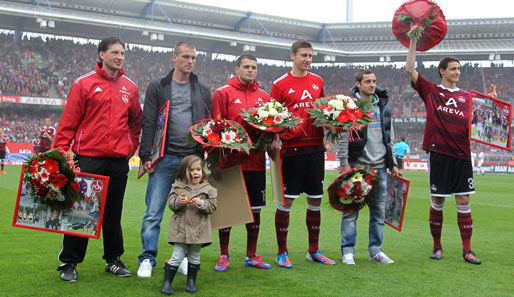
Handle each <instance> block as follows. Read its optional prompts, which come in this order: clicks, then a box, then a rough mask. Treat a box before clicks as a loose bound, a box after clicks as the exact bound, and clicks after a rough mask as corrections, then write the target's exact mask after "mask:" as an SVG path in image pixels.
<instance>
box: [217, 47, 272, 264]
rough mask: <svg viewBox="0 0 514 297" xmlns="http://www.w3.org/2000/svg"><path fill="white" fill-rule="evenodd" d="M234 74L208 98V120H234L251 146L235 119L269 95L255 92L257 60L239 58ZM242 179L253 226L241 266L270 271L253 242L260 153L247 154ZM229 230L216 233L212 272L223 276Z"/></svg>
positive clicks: (254, 136)
mask: <svg viewBox="0 0 514 297" xmlns="http://www.w3.org/2000/svg"><path fill="white" fill-rule="evenodd" d="M236 74H237V76H234V77H232V78H230V79H229V80H228V81H227V84H226V85H224V86H222V87H220V88H218V89H217V90H216V91H215V92H214V95H213V96H212V116H213V118H214V119H216V120H218V119H219V120H222V119H227V120H234V121H236V122H237V123H239V124H241V125H242V126H243V127H245V128H246V130H247V132H248V135H249V136H250V138H251V140H252V142H253V143H256V142H257V140H258V138H259V136H260V135H259V134H258V133H256V132H255V130H254V129H253V128H251V127H249V126H248V125H247V124H246V123H245V121H244V120H243V118H242V117H241V116H240V115H239V114H240V113H241V112H242V110H243V109H250V108H254V107H258V106H259V105H261V104H263V103H265V102H267V101H269V95H268V93H266V92H265V91H263V90H262V89H259V83H257V81H256V80H255V79H256V77H257V58H256V57H255V56H254V55H252V54H244V55H241V56H240V57H239V58H238V59H237V61H236ZM241 167H242V169H243V176H244V180H245V184H246V188H247V190H248V196H249V198H250V204H251V206H252V213H253V217H254V222H252V223H248V224H246V232H247V244H246V259H245V262H244V265H245V266H247V267H255V268H259V269H270V268H271V265H269V264H268V263H266V262H264V261H263V260H262V259H261V257H260V256H259V255H257V252H256V251H257V239H258V237H259V229H260V211H261V209H262V208H264V207H266V174H265V173H266V163H265V155H264V151H261V150H255V149H252V150H250V156H249V157H248V159H246V160H244V161H243V163H242V164H241ZM230 230H231V228H230V227H228V228H223V229H220V230H219V231H218V232H219V238H220V250H221V255H220V257H219V259H218V261H217V262H216V265H215V266H214V270H216V271H218V272H224V271H226V270H227V269H228V265H229V263H230V259H229V251H228V246H229V241H230Z"/></svg>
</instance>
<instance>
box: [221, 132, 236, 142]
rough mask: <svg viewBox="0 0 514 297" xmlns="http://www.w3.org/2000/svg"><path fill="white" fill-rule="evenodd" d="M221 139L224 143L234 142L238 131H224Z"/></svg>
mask: <svg viewBox="0 0 514 297" xmlns="http://www.w3.org/2000/svg"><path fill="white" fill-rule="evenodd" d="M221 139H222V141H223V142H224V143H233V142H234V141H235V139H236V132H234V131H230V132H222V133H221Z"/></svg>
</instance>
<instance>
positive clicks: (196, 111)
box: [139, 69, 212, 163]
mask: <svg viewBox="0 0 514 297" xmlns="http://www.w3.org/2000/svg"><path fill="white" fill-rule="evenodd" d="M173 71H175V69H172V70H171V71H170V72H169V73H168V75H166V76H165V77H163V78H155V79H153V80H152V81H151V82H150V84H149V85H148V88H147V89H146V95H145V103H144V107H143V120H142V122H141V128H142V130H143V134H142V136H141V144H140V147H139V157H140V158H141V161H142V162H143V163H145V162H147V161H150V160H151V156H150V152H151V149H152V142H153V139H154V135H155V130H156V126H157V116H158V112H159V109H160V108H161V107H162V106H163V105H164V103H166V101H169V100H171V99H172V98H171V94H172V93H171V79H172V77H173ZM189 81H190V83H191V103H192V105H193V123H195V122H197V121H199V120H203V119H206V118H209V117H211V113H212V98H211V91H210V88H209V86H208V85H207V84H206V83H204V82H203V81H200V80H199V79H198V76H197V75H196V74H194V73H191V75H190V79H189ZM170 103H171V102H170ZM170 131H171V129H170V128H169V127H168V130H167V133H166V134H167V135H166V139H165V147H164V151H165V152H166V150H167V147H168V141H167V139H168V136H169V134H170Z"/></svg>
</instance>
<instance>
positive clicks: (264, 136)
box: [239, 98, 301, 150]
mask: <svg viewBox="0 0 514 297" xmlns="http://www.w3.org/2000/svg"><path fill="white" fill-rule="evenodd" d="M239 115H241V116H242V117H243V119H244V120H245V121H246V122H247V123H248V125H249V126H250V127H252V128H254V129H255V130H257V131H259V133H260V134H261V136H260V138H259V140H258V141H257V143H256V144H255V148H256V149H260V150H267V149H268V148H269V145H270V143H271V142H272V141H273V139H275V135H276V134H278V133H284V132H287V130H289V129H294V128H296V127H297V125H298V123H299V122H301V119H300V118H298V117H293V113H292V112H289V111H288V110H287V107H285V106H284V105H282V104H281V103H280V102H277V100H275V99H273V98H272V99H271V100H270V101H269V102H266V103H263V104H261V105H259V106H258V107H256V108H251V109H243V112H242V113H240V114H239Z"/></svg>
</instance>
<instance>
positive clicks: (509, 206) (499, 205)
mask: <svg viewBox="0 0 514 297" xmlns="http://www.w3.org/2000/svg"><path fill="white" fill-rule="evenodd" d="M409 198H414V199H428V198H429V197H407V199H409ZM448 198H451V197H448ZM473 204H479V205H486V206H496V207H506V208H514V205H505V204H494V203H484V202H474V201H471V205H473Z"/></svg>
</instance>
